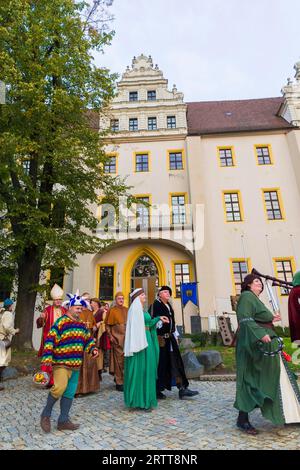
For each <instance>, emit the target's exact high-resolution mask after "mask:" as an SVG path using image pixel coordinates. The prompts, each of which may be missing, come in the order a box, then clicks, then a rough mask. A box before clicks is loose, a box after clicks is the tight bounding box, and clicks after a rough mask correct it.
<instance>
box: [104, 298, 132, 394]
mask: <svg viewBox="0 0 300 470" xmlns="http://www.w3.org/2000/svg"><path fill="white" fill-rule="evenodd" d="M120 296H123V297H124V295H123V294H122V292H118V293H117V294H116V296H115V298H117V297H120ZM127 312H128V308H127V307H124V306H122V307H121V306H118V305H115V306H114V307H111V308H110V309H109V312H108V315H107V317H106V320H105V326H106V331H107V334H108V338H109V340H110V343H111V353H110V363H109V372H110V374H112V375H114V376H115V381H116V389H117V390H118V391H123V383H124V351H123V350H124V341H125V331H126V322H127Z"/></svg>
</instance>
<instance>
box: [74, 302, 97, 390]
mask: <svg viewBox="0 0 300 470" xmlns="http://www.w3.org/2000/svg"><path fill="white" fill-rule="evenodd" d="M80 320H81V321H82V322H83V323H84V324H85V326H86V328H87V329H88V330H89V332H90V334H91V336H94V327H96V320H95V318H94V315H93V312H92V311H91V310H89V309H87V308H86V309H84V310H82V312H81V314H80ZM97 360H98V358H97ZM97 360H96V361H95V360H94V359H93V358H92V357H91V355H90V354H89V353H88V352H84V353H83V360H82V365H81V368H80V374H79V380H78V387H77V390H76V395H81V394H86V393H91V392H98V391H99V390H100V385H99V378H98V366H97Z"/></svg>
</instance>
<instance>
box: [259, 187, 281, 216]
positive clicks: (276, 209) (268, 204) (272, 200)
mask: <svg viewBox="0 0 300 470" xmlns="http://www.w3.org/2000/svg"><path fill="white" fill-rule="evenodd" d="M263 193H264V201H265V209H266V213H267V218H268V220H282V219H283V213H282V209H281V207H280V201H279V191H278V189H274V190H263Z"/></svg>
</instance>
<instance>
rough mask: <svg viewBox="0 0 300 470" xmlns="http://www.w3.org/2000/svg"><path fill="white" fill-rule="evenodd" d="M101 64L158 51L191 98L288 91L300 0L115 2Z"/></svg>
mask: <svg viewBox="0 0 300 470" xmlns="http://www.w3.org/2000/svg"><path fill="white" fill-rule="evenodd" d="M110 10H111V12H112V13H113V15H114V20H113V22H112V28H113V29H114V30H115V37H114V39H113V42H112V45H111V46H110V47H108V48H106V50H105V54H104V55H98V56H97V57H96V63H97V65H101V66H105V67H108V68H110V69H111V70H112V71H113V72H117V73H119V74H120V75H121V74H122V73H123V72H124V71H125V69H126V66H127V65H130V66H131V61H132V58H133V56H137V55H139V54H141V53H144V54H146V55H151V56H152V58H153V62H154V64H158V66H159V68H160V69H161V70H162V71H163V73H164V76H165V78H167V79H168V80H169V88H171V87H172V85H173V83H175V84H176V85H177V89H178V91H181V92H183V93H184V98H185V101H209V100H222V99H247V98H263V97H272V96H281V91H280V90H281V88H282V86H283V85H284V84H285V83H286V80H287V77H291V78H294V73H295V72H294V69H293V66H294V64H295V62H297V61H299V60H300V28H299V25H300V20H299V19H300V0H114V3H113V6H112V7H111V8H110Z"/></svg>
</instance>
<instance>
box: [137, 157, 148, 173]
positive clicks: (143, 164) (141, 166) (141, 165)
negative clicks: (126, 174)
mask: <svg viewBox="0 0 300 470" xmlns="http://www.w3.org/2000/svg"><path fill="white" fill-rule="evenodd" d="M135 171H136V172H141V171H149V155H148V154H147V153H144V154H136V155H135Z"/></svg>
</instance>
